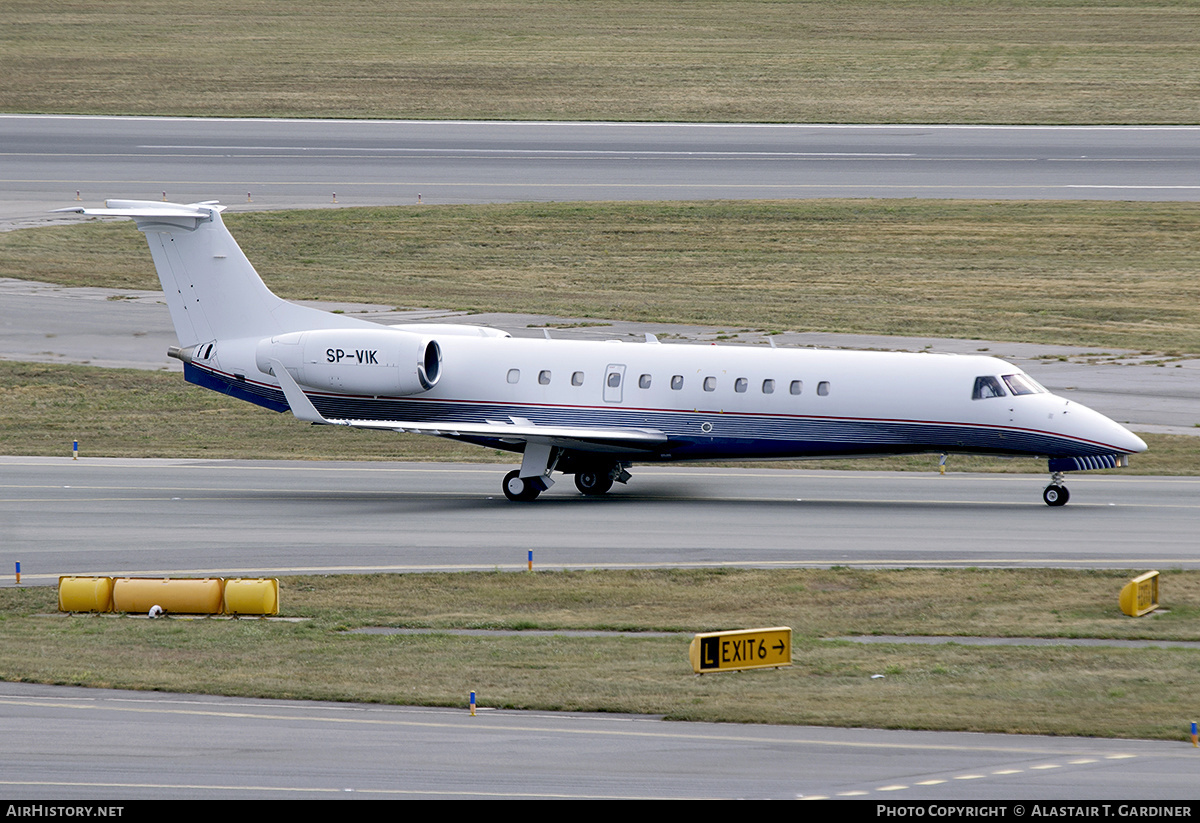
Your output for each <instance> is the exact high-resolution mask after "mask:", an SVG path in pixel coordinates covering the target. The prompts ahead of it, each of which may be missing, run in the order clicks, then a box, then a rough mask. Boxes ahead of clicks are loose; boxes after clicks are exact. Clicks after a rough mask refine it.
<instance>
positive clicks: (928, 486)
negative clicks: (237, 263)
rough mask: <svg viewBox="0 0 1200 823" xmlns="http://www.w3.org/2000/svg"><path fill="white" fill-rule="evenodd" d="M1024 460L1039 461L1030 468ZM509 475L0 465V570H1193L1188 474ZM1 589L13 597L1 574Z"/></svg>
mask: <svg viewBox="0 0 1200 823" xmlns="http://www.w3.org/2000/svg"><path fill="white" fill-rule="evenodd" d="M1034 465H1036V464H1034ZM507 469H508V466H506V465H504V464H493V465H460V464H429V463H307V462H300V461H262V462H259V461H238V460H226V461H217V460H131V459H101V458H86V457H85V458H81V459H79V460H72V459H70V458H69V457H62V458H49V457H42V458H37V457H0V478H3V479H2V482H0V532H2V533H3V534H4V535H5V540H4V542H3V545H2V547H0V571H2V572H3V573H4V574H5V575H9V574H11V572H12V571H13V569H14V563H16V562H17V561H20V563H21V570H22V575H21V579H22V583H23V584H43V585H52V584H55V583H56V582H57V578H58V575H60V574H68V573H76V572H87V573H103V574H118V573H122V574H143V573H144V574H188V575H196V574H201V575H223V576H237V575H247V574H253V575H257V574H268V575H287V574H308V573H326V572H348V573H357V572H371V571H396V572H403V571H422V570H431V569H449V570H455V569H463V570H467V569H472V570H491V569H512V570H514V571H515V570H522V569H524V568H525V567H526V561H527V552H528V551H529V550H531V549H532V550H533V552H534V564H535V566H536V567H538V568H547V569H560V568H585V569H586V568H604V567H621V568H629V567H639V566H650V567H665V566H676V567H697V566H722V565H742V566H758V567H773V566H830V565H835V564H841V565H862V566H903V567H909V566H938V567H942V566H947V567H953V566H1009V567H1036V566H1055V567H1066V568H1122V569H1125V568H1127V569H1140V570H1143V571H1144V570H1146V569H1152V568H1160V567H1168V568H1200V544H1198V543H1197V541H1196V528H1195V527H1196V524H1197V522H1200V479H1198V478H1192V477H1171V478H1162V477H1130V476H1120V475H1106V474H1103V473H1099V472H1097V473H1085V474H1080V475H1078V476H1074V475H1073V476H1071V477H1070V478H1068V480H1067V485H1068V487H1069V488H1070V490H1071V502H1070V503H1069V504H1068V505H1067V506H1064V507H1062V508H1051V507H1048V506H1046V505H1045V504H1044V503H1043V502H1042V500H1041V490H1042V487H1043V486H1045V485H1046V482H1047V481H1048V479H1049V478H1048V476H1046V475H994V474H955V473H951V474H947V475H945V476H939V475H938V474H936V473H934V472H929V473H916V472H834V471H827V470H813V471H803V470H769V469H733V468H704V467H700V466H692V467H684V466H680V467H661V468H660V467H643V466H635V467H634V468H633V469H632V471H633V479H632V480H631V481H630V482H629V484H628V485H627V486H618V487H617V488H616V489H615V490H614V491H613V492H611V493H610V494H608V495H606V496H605V497H603V498H598V499H597V498H585V497H583V496H581V495H580V494H579V493H578V492H577V491H576V490H575V488H574V485H573V484H572V483H571V482H570V480H569V479H560V480H559V481H558V482H557V483H556V484H555V486H554V487H553V488H552V489H551V490H550V491H548V492H546V493H545V494H543V495H542V496H541V497H539V498H538V500H537V501H535V502H534V503H531V504H527V505H514V504H512V503H510V502H509V501H508V500H506V499H505V498H504V496H503V494H502V493H501V490H500V483H501V479H502V477H503V475H504V472H505V471H507ZM4 579H5V583H6V584H10V583H11V577H6V578H4Z"/></svg>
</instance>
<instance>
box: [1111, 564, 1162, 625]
mask: <svg viewBox="0 0 1200 823" xmlns="http://www.w3.org/2000/svg"><path fill="white" fill-rule="evenodd" d="M1119 602H1120V604H1121V611H1123V612H1125V614H1127V615H1129V616H1130V617H1141V616H1142V615H1143V614H1146V613H1148V612H1152V611H1154V610H1155V609H1157V608H1158V572H1146V573H1145V574H1143V575H1139V576H1138V577H1135V578H1133V579H1132V580H1130V581H1129V582H1128V583H1126V584H1125V587H1124V588H1122V589H1121V597H1120V598H1119Z"/></svg>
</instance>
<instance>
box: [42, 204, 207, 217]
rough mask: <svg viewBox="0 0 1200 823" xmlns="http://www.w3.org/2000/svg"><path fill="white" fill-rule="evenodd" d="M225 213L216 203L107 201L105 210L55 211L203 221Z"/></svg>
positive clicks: (76, 207)
mask: <svg viewBox="0 0 1200 823" xmlns="http://www.w3.org/2000/svg"><path fill="white" fill-rule="evenodd" d="M214 210H215V211H224V210H225V207H224V206H218V205H217V204H216V203H192V204H190V205H186V206H185V205H182V204H180V203H156V202H154V201H153V200H106V201H104V208H102V209H89V208H87V207H85V206H73V207H70V208H66V209H55V210H54V211H55V213H64V214H65V213H72V212H73V213H75V214H87V215H91V216H95V217H133V218H154V217H195V218H198V219H203V218H205V217H208V216H209V215H210V214H212V212H213V211H214Z"/></svg>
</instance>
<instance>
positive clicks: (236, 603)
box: [225, 578, 279, 614]
mask: <svg viewBox="0 0 1200 823" xmlns="http://www.w3.org/2000/svg"><path fill="white" fill-rule="evenodd" d="M225 614H279V581H278V580H276V579H274V578H259V579H250V578H236V579H233V580H226V581H225Z"/></svg>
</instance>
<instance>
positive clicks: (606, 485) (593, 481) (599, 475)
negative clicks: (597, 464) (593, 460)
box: [575, 469, 613, 497]
mask: <svg viewBox="0 0 1200 823" xmlns="http://www.w3.org/2000/svg"><path fill="white" fill-rule="evenodd" d="M612 484H613V476H612V472H611V471H603V470H598V469H588V470H586V471H578V472H575V488H577V489H579V493H580V494H585V495H587V496H588V497H599V496H600V495H602V494H605V493H607V492H608V490H609V489H611V488H612Z"/></svg>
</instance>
